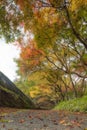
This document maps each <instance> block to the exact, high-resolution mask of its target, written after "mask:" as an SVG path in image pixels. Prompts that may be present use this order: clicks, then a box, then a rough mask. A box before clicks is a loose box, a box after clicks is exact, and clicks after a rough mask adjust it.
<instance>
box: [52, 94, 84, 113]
mask: <svg viewBox="0 0 87 130" xmlns="http://www.w3.org/2000/svg"><path fill="white" fill-rule="evenodd" d="M54 109H55V110H65V111H72V112H87V96H83V97H81V98H77V99H73V100H70V101H63V102H61V103H59V104H58V105H57V106H56V107H55V108H54Z"/></svg>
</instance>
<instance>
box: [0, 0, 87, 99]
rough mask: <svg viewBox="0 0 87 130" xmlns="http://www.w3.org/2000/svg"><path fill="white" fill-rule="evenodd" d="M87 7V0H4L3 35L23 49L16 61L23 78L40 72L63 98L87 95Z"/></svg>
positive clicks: (0, 22) (0, 11)
mask: <svg viewBox="0 0 87 130" xmlns="http://www.w3.org/2000/svg"><path fill="white" fill-rule="evenodd" d="M86 6H87V0H79V1H76V0H5V1H2V0H1V1H0V36H4V37H5V39H6V41H7V42H11V41H15V44H16V45H17V46H19V47H20V48H21V53H20V58H19V59H16V63H17V65H18V74H19V75H20V76H21V78H22V79H23V78H24V77H25V75H27V79H28V78H29V76H30V75H32V74H33V73H36V72H37V71H38V72H39V73H43V75H42V76H41V77H42V78H45V79H46V80H47V82H46V83H45V85H48V84H49V86H50V87H51V89H52V90H53V92H54V93H57V95H58V96H59V98H61V99H62V100H64V99H69V98H71V97H70V93H71V92H72V95H73V96H75V97H78V96H79V95H80V96H81V95H83V94H84V92H85V89H86V85H85V84H86V82H87V8H86ZM26 81H27V80H26ZM38 85H41V84H39V83H38ZM65 92H66V93H65ZM54 95H55V94H54ZM73 96H72V97H73Z"/></svg>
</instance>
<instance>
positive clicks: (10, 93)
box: [0, 72, 35, 108]
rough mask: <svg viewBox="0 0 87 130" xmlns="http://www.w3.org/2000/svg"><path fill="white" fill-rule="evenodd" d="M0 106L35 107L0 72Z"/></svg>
mask: <svg viewBox="0 0 87 130" xmlns="http://www.w3.org/2000/svg"><path fill="white" fill-rule="evenodd" d="M0 106H2V107H3V106H4V107H16V108H35V105H34V103H33V102H32V100H31V99H30V98H28V97H27V96H26V95H25V94H24V93H23V92H21V90H19V89H18V88H17V87H16V86H15V84H14V83H12V82H11V81H10V80H9V79H8V78H7V77H6V76H5V75H4V74H3V73H2V72H0Z"/></svg>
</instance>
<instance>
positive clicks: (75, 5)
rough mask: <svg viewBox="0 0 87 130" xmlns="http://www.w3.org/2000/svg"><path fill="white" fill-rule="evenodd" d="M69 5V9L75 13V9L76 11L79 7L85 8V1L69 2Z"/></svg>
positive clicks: (86, 1) (75, 0) (74, 0)
mask: <svg viewBox="0 0 87 130" xmlns="http://www.w3.org/2000/svg"><path fill="white" fill-rule="evenodd" d="M70 1H71V4H70V9H71V10H72V11H75V10H76V9H78V8H79V7H81V6H83V5H84V6H86V5H87V0H70Z"/></svg>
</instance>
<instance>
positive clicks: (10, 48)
mask: <svg viewBox="0 0 87 130" xmlns="http://www.w3.org/2000/svg"><path fill="white" fill-rule="evenodd" d="M19 52H20V51H19V50H18V48H17V47H15V46H14V45H12V44H6V43H5V41H4V40H0V71H1V72H3V73H4V74H5V75H6V76H8V78H9V79H10V80H12V81H13V80H14V79H15V78H16V77H17V75H16V70H17V66H16V63H15V62H14V58H17V57H18V56H19Z"/></svg>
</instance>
